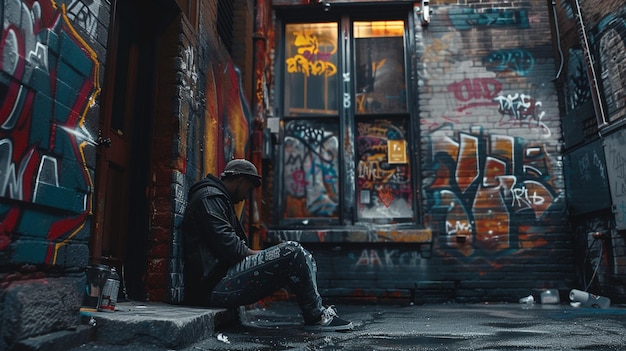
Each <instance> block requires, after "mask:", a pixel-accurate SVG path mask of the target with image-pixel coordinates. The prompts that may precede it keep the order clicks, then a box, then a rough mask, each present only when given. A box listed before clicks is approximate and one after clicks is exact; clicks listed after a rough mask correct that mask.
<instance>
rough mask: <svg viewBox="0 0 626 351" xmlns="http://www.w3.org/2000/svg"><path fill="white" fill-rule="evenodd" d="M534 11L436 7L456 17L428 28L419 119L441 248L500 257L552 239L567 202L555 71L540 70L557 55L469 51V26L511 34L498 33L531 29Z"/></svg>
mask: <svg viewBox="0 0 626 351" xmlns="http://www.w3.org/2000/svg"><path fill="white" fill-rule="evenodd" d="M529 13H530V9H525V8H511V9H497V10H494V9H478V8H448V9H446V10H442V11H441V12H440V13H439V14H438V15H439V16H447V17H448V18H449V19H450V23H451V27H450V28H449V29H450V30H449V31H448V32H443V33H441V34H439V33H438V34H425V45H424V56H423V59H424V60H425V62H427V64H426V66H427V68H426V69H425V70H424V73H423V76H424V77H425V85H426V86H428V87H429V90H428V92H429V93H426V94H425V95H424V94H422V99H424V100H425V101H426V100H427V101H429V104H428V106H429V109H431V110H433V112H431V113H430V116H431V118H422V120H421V125H422V136H423V142H424V146H423V148H425V149H426V150H427V151H426V152H425V154H424V156H425V159H424V161H425V166H424V168H423V170H422V171H423V173H424V174H425V175H426V177H425V182H424V193H425V196H426V204H427V208H428V210H427V211H428V213H429V215H430V216H432V220H433V223H434V225H436V226H438V228H440V229H439V235H440V238H439V240H438V242H437V247H436V250H437V252H439V254H441V255H442V256H444V257H446V256H450V257H456V258H457V259H459V260H463V261H467V260H468V259H470V260H471V259H478V258H480V260H482V261H486V262H491V263H493V264H495V262H496V260H497V259H498V258H501V257H505V256H519V255H520V254H521V255H523V254H524V252H527V250H529V249H533V248H538V247H544V246H547V245H549V239H548V237H547V234H548V233H550V232H552V231H553V230H554V228H553V227H552V226H553V219H550V217H551V216H552V213H554V212H553V211H560V208H562V206H561V202H562V201H563V199H562V194H561V193H560V189H559V187H558V186H556V185H555V180H556V179H559V178H560V175H559V170H560V168H559V167H557V169H556V170H555V167H554V162H555V158H554V152H555V146H556V144H557V142H556V139H557V138H558V134H555V132H559V129H558V127H557V126H558V123H557V122H558V118H559V116H558V112H557V110H556V109H555V107H556V105H555V104H556V102H555V101H554V100H555V99H554V92H553V91H551V90H550V89H548V88H547V87H546V86H547V85H550V84H551V83H550V82H549V77H546V78H545V79H544V77H542V76H541V74H543V72H553V69H552V62H548V61H546V60H544V59H541V60H540V59H537V58H536V54H535V53H534V50H536V49H533V48H532V47H526V46H518V47H507V48H502V49H497V50H491V51H487V52H486V53H483V54H481V56H480V58H479V59H480V63H481V64H480V65H476V57H473V55H471V53H472V51H469V52H466V51H464V50H463V47H466V46H467V45H468V44H467V43H466V37H465V36H466V34H465V33H466V31H468V30H470V29H476V30H480V32H479V33H482V34H479V36H480V35H485V36H487V35H490V36H489V37H485V38H482V37H481V38H482V39H480V40H483V41H485V42H489V41H492V40H500V39H504V38H501V37H499V36H491V34H493V33H494V32H498V30H499V29H507V28H508V29H512V28H515V29H518V30H522V31H523V30H526V29H530V28H531V27H532V25H531V23H532V22H537V20H536V19H533V18H532V17H530V16H529ZM498 33H499V32H498ZM496 37H497V38H496ZM483 51H484V48H483V50H480V51H479V50H476V51H475V52H483ZM430 67H432V69H430ZM544 80H545V81H544ZM425 91H426V90H425ZM430 91H433V93H430ZM545 101H548V103H547V104H546V103H545Z"/></svg>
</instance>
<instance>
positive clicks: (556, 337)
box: [72, 301, 626, 351]
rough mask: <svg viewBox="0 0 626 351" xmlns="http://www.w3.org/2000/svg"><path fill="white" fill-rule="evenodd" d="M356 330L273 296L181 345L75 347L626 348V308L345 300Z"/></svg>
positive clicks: (95, 346) (143, 350)
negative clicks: (322, 327) (310, 321)
mask: <svg viewBox="0 0 626 351" xmlns="http://www.w3.org/2000/svg"><path fill="white" fill-rule="evenodd" d="M336 307H337V310H338V313H339V315H340V316H341V317H342V318H345V319H349V320H351V321H352V322H353V323H354V325H355V327H354V330H353V331H350V332H325V333H313V332H307V331H305V330H304V329H303V324H302V318H301V315H300V312H299V309H298V307H297V305H296V304H295V302H294V301H273V302H265V303H263V304H257V305H254V306H247V307H246V308H241V309H240V310H239V315H240V322H236V323H218V324H216V325H215V328H214V330H213V331H212V332H211V333H210V335H207V336H206V337H204V338H202V339H201V340H199V341H196V342H193V343H192V344H190V345H186V346H185V347H182V348H176V347H164V346H163V345H154V344H151V343H150V342H149V340H148V339H145V338H143V339H141V340H140V342H133V341H132V340H129V341H127V342H125V343H124V344H123V345H110V344H106V343H102V342H101V341H96V342H91V343H88V344H85V345H82V346H80V347H78V348H75V349H72V351H96V350H98V351H109V350H122V351H126V350H133V351H135V350H138V351H156V350H172V349H178V350H183V351H198V350H200V351H202V350H245V351H248V350H250V351H251V350H255V351H273V350H307V351H309V350H310V351H312V350H324V351H331V350H341V351H369V350H371V351H379V350H380V351H382V350H595V351H603V350H625V349H626V308H624V306H611V307H610V308H606V309H600V308H591V307H573V306H571V305H570V304H568V303H560V304H544V305H542V304H517V303H475V304H458V303H450V304H441V305H412V304H405V305H352V304H347V305H338V306H336Z"/></svg>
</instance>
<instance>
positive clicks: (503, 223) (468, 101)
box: [281, 1, 577, 301]
mask: <svg viewBox="0 0 626 351" xmlns="http://www.w3.org/2000/svg"><path fill="white" fill-rule="evenodd" d="M281 4H283V5H285V4H284V2H282V3H281ZM331 9H332V5H331ZM431 10H432V15H431V23H430V24H429V25H428V26H421V25H420V15H419V13H417V11H416V12H415V13H414V16H415V17H414V18H415V23H416V25H415V28H413V33H414V34H415V38H414V39H415V43H416V47H415V51H414V52H411V53H410V55H409V56H410V57H413V58H414V61H413V62H411V65H412V67H413V69H414V70H415V71H414V72H413V73H414V76H415V77H416V78H415V79H414V80H413V82H412V84H413V88H414V89H416V90H417V94H416V95H417V96H418V99H419V101H418V103H417V110H418V112H417V113H416V114H415V115H416V116H419V119H415V122H416V123H419V136H418V137H417V138H415V139H414V141H413V142H414V144H415V146H416V147H417V148H419V152H416V154H419V155H420V156H419V157H420V159H416V160H414V161H413V162H415V163H416V164H419V165H420V171H421V178H422V181H421V184H420V189H418V190H417V191H418V195H419V198H420V199H422V202H421V203H420V205H421V213H422V214H423V218H422V222H423V223H424V224H425V225H427V226H428V227H429V229H430V230H432V235H433V239H432V240H433V241H432V247H428V246H427V245H419V244H411V243H358V244H357V243H348V242H342V241H341V240H338V241H336V242H333V243H307V244H306V246H307V247H308V248H309V249H310V250H311V251H313V254H314V256H315V258H316V260H317V262H318V269H319V273H318V278H319V279H318V280H319V286H320V290H321V292H322V294H323V295H325V296H327V297H357V298H364V299H374V300H376V299H378V300H382V299H392V300H393V299H397V298H403V299H415V300H419V301H442V300H449V299H455V300H457V301H517V300H518V299H519V298H520V297H523V296H527V295H528V294H530V293H536V292H537V291H539V290H541V289H547V288H557V289H559V290H560V291H561V292H562V294H563V296H564V298H565V296H566V293H567V292H568V291H569V289H570V288H572V287H574V285H576V284H577V282H576V278H575V271H574V264H573V263H574V262H573V260H574V258H573V257H574V254H573V247H572V241H571V239H572V238H571V235H570V230H569V222H568V218H567V208H566V201H565V182H564V177H563V173H564V170H563V160H562V158H561V155H560V152H561V150H562V145H561V138H562V135H561V122H560V114H559V99H558V96H557V91H556V85H555V78H556V74H557V69H558V61H557V60H556V58H555V51H554V50H553V42H552V32H551V27H550V22H551V13H550V12H549V8H548V3H547V2H540V1H514V2H510V1H467V2H458V1H453V2H450V1H432V2H431ZM416 196H417V195H416ZM348 230H349V228H348ZM322 232H323V231H322ZM293 234H294V235H298V234H299V233H297V231H293ZM313 234H314V233H313Z"/></svg>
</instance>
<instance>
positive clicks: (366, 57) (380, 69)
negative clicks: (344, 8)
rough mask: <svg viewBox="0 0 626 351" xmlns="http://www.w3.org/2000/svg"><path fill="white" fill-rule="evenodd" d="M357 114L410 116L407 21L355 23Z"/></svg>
mask: <svg viewBox="0 0 626 351" xmlns="http://www.w3.org/2000/svg"><path fill="white" fill-rule="evenodd" d="M354 37H355V39H354V41H355V55H356V57H355V58H356V113H358V114H366V113H389V112H406V111H407V101H406V84H405V74H404V21H371V22H354Z"/></svg>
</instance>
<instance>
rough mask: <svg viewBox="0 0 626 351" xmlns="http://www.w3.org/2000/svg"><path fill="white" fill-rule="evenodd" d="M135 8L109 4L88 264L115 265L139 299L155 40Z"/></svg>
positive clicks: (123, 1)
mask: <svg viewBox="0 0 626 351" xmlns="http://www.w3.org/2000/svg"><path fill="white" fill-rule="evenodd" d="M138 8H139V6H135V5H134V1H132V0H117V1H113V2H112V17H111V30H110V37H109V42H108V53H107V62H106V64H105V68H106V72H105V83H104V86H103V98H102V106H101V113H102V115H101V118H100V131H101V136H100V140H101V144H100V145H99V147H98V151H97V153H96V167H97V168H96V176H95V179H96V182H95V186H96V189H95V212H94V217H93V218H94V221H93V228H92V236H91V240H90V254H91V257H90V261H91V263H104V264H107V265H109V266H112V267H113V266H114V267H116V268H117V269H118V271H120V272H121V273H122V274H121V275H122V277H121V278H122V279H123V288H124V289H126V288H128V291H127V292H128V294H129V295H131V297H133V298H135V299H142V298H143V295H144V293H143V291H144V288H143V284H142V282H141V276H142V275H143V273H144V270H145V255H146V241H147V235H148V229H149V228H148V200H147V194H146V193H147V192H146V189H147V183H148V178H149V177H148V174H149V162H150V139H151V125H152V122H151V121H152V118H153V115H154V114H153V107H152V105H153V104H152V101H153V91H154V81H153V76H154V72H153V68H154V67H155V66H154V61H155V58H154V42H155V40H154V37H153V33H154V31H153V30H151V29H150V28H149V26H147V25H146V24H145V23H142V21H140V20H138V19H140V18H142V17H143V16H145V14H144V13H139V12H138Z"/></svg>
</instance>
